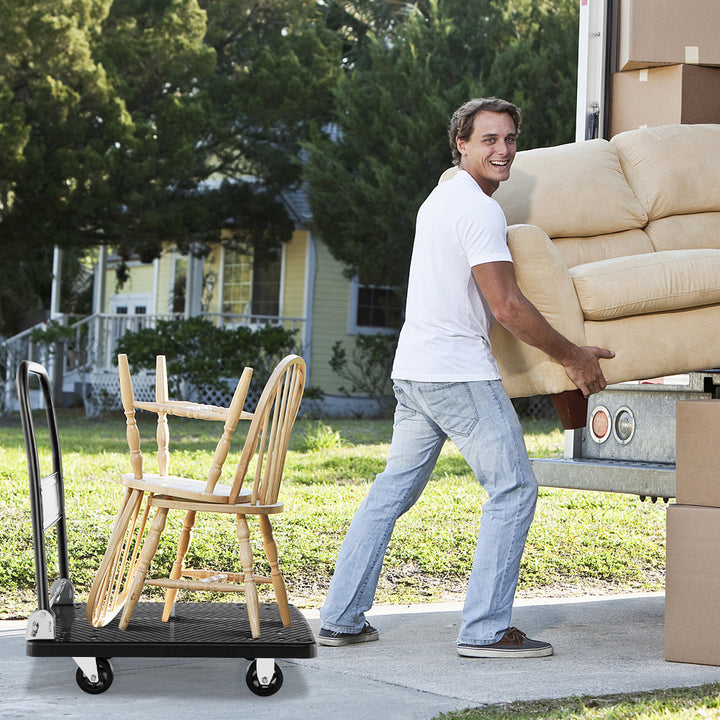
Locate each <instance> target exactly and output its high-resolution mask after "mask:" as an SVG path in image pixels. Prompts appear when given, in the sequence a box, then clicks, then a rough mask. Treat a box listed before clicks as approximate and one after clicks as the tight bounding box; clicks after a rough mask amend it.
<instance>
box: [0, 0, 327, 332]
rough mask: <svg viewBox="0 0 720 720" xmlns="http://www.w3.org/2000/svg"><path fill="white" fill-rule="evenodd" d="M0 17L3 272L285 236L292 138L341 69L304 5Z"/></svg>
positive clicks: (127, 6)
mask: <svg viewBox="0 0 720 720" xmlns="http://www.w3.org/2000/svg"><path fill="white" fill-rule="evenodd" d="M0 10H1V11H2V12H3V15H2V17H3V25H2V26H1V27H0V41H1V43H0V125H1V128H2V130H3V137H2V142H1V144H0V159H2V161H3V164H2V165H0V234H1V235H2V239H3V244H4V247H9V248H13V249H15V250H16V252H15V255H14V256H13V257H10V258H6V260H9V262H10V263H11V264H12V266H19V265H20V263H21V262H23V261H24V260H25V258H26V256H27V255H28V252H32V253H34V255H35V256H37V257H44V258H46V259H47V258H48V257H49V252H48V249H49V248H52V246H53V245H56V244H57V245H60V246H64V247H74V248H81V247H91V246H95V245H97V244H101V243H105V244H110V245H113V246H114V247H115V248H116V249H117V250H118V252H119V253H120V254H121V256H122V257H124V258H129V257H130V256H131V255H133V254H138V255H139V256H140V258H141V259H142V260H145V261H148V260H151V259H152V258H154V257H157V255H158V254H159V253H160V251H161V249H162V248H163V246H164V244H165V243H168V242H171V243H173V244H174V245H175V246H176V247H178V248H179V249H180V250H184V251H187V250H188V249H192V250H193V251H194V252H197V253H200V252H202V251H203V247H204V246H206V245H207V244H209V243H210V242H218V241H222V242H226V243H231V244H233V245H234V246H237V247H242V248H244V249H247V248H254V249H256V250H257V252H258V253H259V254H262V253H263V252H264V251H266V250H269V249H273V248H277V247H278V246H279V244H280V243H282V242H283V241H286V240H288V239H289V237H290V234H291V232H292V224H291V221H290V219H289V217H288V215H287V213H286V211H285V210H284V208H283V206H282V204H281V203H280V201H279V199H278V192H279V191H280V190H281V189H282V188H284V187H287V186H288V185H292V184H293V183H295V182H296V181H297V178H298V175H299V169H298V166H297V163H296V160H295V156H296V155H297V150H298V142H299V140H300V139H302V138H303V137H304V136H305V135H306V134H307V132H308V128H309V126H310V124H311V123H312V122H313V121H314V120H316V119H319V120H320V121H322V118H323V117H324V116H326V115H327V112H328V108H329V106H330V101H331V94H330V88H331V87H332V85H333V83H334V80H333V78H335V77H337V76H339V74H340V72H341V68H340V43H339V41H336V39H335V35H334V34H333V33H331V32H330V31H329V30H328V29H327V28H326V26H325V24H324V23H323V22H322V20H321V18H320V17H319V15H318V14H317V13H316V11H315V7H314V5H313V4H312V3H310V2H308V1H307V0H303V1H301V2H297V1H295V0H293V1H292V2H291V0H268V1H267V2H263V3H260V4H258V3H255V2H252V1H251V0H212V2H210V0H203V1H202V2H200V1H199V0H114V1H113V0H36V1H34V2H26V0H0ZM45 268H46V270H45V273H44V277H45V283H46V285H47V289H49V283H48V282H47V280H48V278H49V276H50V272H49V267H47V265H45ZM0 283H2V286H0V295H2V296H3V297H9V296H11V295H13V294H15V295H17V294H19V292H21V291H22V288H18V287H17V284H16V283H15V277H14V274H12V273H9V274H6V276H5V277H4V278H3V279H2V280H0ZM27 289H28V286H27V285H26V286H25V290H26V291H27ZM41 292H43V293H45V288H43V289H42V290H41ZM48 296H49V293H48V294H43V297H42V300H41V303H40V304H41V305H42V306H44V307H47V304H48V302H47V301H48ZM2 329H3V331H4V332H8V331H12V330H14V329H17V328H13V327H9V326H5V327H3V328H2Z"/></svg>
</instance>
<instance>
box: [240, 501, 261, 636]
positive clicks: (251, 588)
mask: <svg viewBox="0 0 720 720" xmlns="http://www.w3.org/2000/svg"><path fill="white" fill-rule="evenodd" d="M237 536H238V541H239V543H240V562H241V563H242V568H243V573H244V575H245V603H246V605H247V612H248V619H249V620H250V632H251V633H252V636H253V637H254V638H258V637H260V601H259V599H258V592H257V586H256V585H255V579H254V577H253V575H254V569H253V554H252V548H251V547H250V528H249V527H248V524H247V519H246V518H245V516H244V515H238V519H237Z"/></svg>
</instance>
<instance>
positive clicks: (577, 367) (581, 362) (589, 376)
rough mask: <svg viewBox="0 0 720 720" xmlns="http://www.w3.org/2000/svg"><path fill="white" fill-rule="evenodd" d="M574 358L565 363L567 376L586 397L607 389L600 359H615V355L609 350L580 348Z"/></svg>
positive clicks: (591, 347)
mask: <svg viewBox="0 0 720 720" xmlns="http://www.w3.org/2000/svg"><path fill="white" fill-rule="evenodd" d="M576 348H577V352H575V353H573V356H572V357H571V358H570V359H569V360H567V361H565V362H563V367H564V368H565V372H566V373H567V376H568V377H569V378H570V379H571V380H572V381H573V382H574V383H575V385H577V386H578V388H579V389H580V390H581V392H582V394H583V395H584V396H585V397H588V396H590V395H592V394H593V393H596V392H600V391H601V390H604V389H605V388H606V387H607V382H606V380H605V376H604V375H603V371H602V370H601V368H600V363H599V362H598V360H599V358H608V359H609V358H614V357H615V353H614V352H613V351H612V350H608V349H607V348H599V347H594V346H583V347H578V346H576Z"/></svg>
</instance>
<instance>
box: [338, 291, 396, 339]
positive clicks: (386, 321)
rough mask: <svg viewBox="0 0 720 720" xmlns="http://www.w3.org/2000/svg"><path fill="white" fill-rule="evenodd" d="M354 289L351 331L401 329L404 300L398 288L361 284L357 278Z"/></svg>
mask: <svg viewBox="0 0 720 720" xmlns="http://www.w3.org/2000/svg"><path fill="white" fill-rule="evenodd" d="M352 289H353V298H352V300H353V301H352V303H351V305H352V307H351V328H350V331H351V332H359V333H362V332H379V331H383V330H387V331H393V330H399V329H400V326H401V324H402V317H403V302H402V299H401V296H400V293H399V292H398V290H397V289H396V288H391V287H377V286H375V285H361V284H360V282H359V281H357V280H355V281H353V288H352ZM353 325H354V327H353Z"/></svg>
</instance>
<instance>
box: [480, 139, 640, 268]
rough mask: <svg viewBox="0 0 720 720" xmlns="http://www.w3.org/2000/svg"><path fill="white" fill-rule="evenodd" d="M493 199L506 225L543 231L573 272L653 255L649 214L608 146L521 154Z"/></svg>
mask: <svg viewBox="0 0 720 720" xmlns="http://www.w3.org/2000/svg"><path fill="white" fill-rule="evenodd" d="M493 197H494V198H495V199H496V200H497V201H498V202H499V203H500V205H501V207H502V208H503V211H504V212H505V216H506V218H507V221H508V225H516V224H529V225H537V226H538V227H540V228H542V229H543V230H544V231H545V232H546V233H547V235H548V236H549V237H550V238H551V239H552V240H553V241H554V243H555V245H556V247H557V248H558V250H559V252H560V254H561V255H562V257H563V259H564V260H565V262H566V264H567V265H568V266H569V267H573V266H575V265H579V264H582V263H586V262H592V261H595V260H602V259H605V258H608V257H621V256H625V255H632V254H639V253H645V252H651V251H652V249H653V248H652V245H651V243H650V240H649V239H648V237H647V235H645V233H644V232H643V228H644V227H645V225H646V224H647V219H648V218H647V213H646V211H645V209H644V208H643V206H642V205H641V204H640V202H638V199H637V198H636V196H635V194H634V193H633V191H632V189H631V187H630V185H629V184H628V182H627V180H626V179H625V176H624V174H623V170H622V166H621V164H620V157H619V153H618V150H617V148H616V147H615V146H613V145H612V144H611V143H609V142H608V141H607V140H589V141H587V142H582V143H570V144H567V145H557V146H555V147H549V148H538V149H535V150H522V151H520V152H518V153H517V156H516V158H515V162H514V163H513V167H512V171H511V173H510V179H509V180H507V181H506V182H504V183H502V184H501V185H500V187H499V188H498V190H497V191H496V192H495V194H494V195H493Z"/></svg>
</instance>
